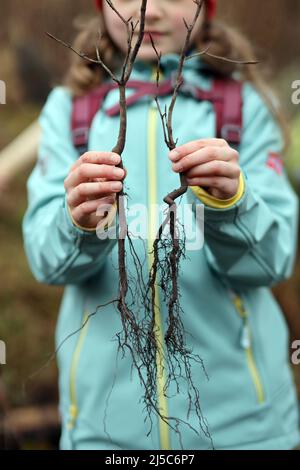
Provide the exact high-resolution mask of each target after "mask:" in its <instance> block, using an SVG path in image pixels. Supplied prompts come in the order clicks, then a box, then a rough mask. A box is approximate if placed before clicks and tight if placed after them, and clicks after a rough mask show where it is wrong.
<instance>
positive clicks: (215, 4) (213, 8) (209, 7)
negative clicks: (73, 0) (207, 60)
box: [95, 0, 217, 18]
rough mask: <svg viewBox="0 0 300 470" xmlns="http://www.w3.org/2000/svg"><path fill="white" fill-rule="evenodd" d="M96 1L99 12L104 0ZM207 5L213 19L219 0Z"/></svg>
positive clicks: (208, 0) (207, 0)
mask: <svg viewBox="0 0 300 470" xmlns="http://www.w3.org/2000/svg"><path fill="white" fill-rule="evenodd" d="M95 1H96V6H97V8H98V9H99V10H101V8H102V1H103V0H95ZM206 3H207V12H208V17H209V18H212V17H213V16H214V15H215V13H216V9H217V0H206Z"/></svg>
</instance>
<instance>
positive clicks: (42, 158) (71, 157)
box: [23, 87, 116, 285]
mask: <svg viewBox="0 0 300 470" xmlns="http://www.w3.org/2000/svg"><path fill="white" fill-rule="evenodd" d="M71 111H72V100H71V96H70V93H69V92H68V90H67V89H64V88H62V87H58V88H55V89H54V90H53V91H52V92H51V93H50V95H49V97H48V100H47V102H46V105H45V107H44V109H43V111H42V113H41V116H40V126H41V130H42V134H41V141H40V145H39V154H38V161H37V164H36V166H35V168H34V169H33V171H32V173H31V175H30V177H29V180H28V183H27V189H28V208H27V211H26V214H25V216H24V219H23V237H24V244H25V251H26V254H27V257H28V260H29V264H30V267H31V270H32V272H33V274H34V275H35V277H36V279H37V280H38V281H40V282H45V283H47V284H62V285H64V284H77V283H81V282H84V281H86V280H87V279H88V278H89V277H91V276H93V275H94V274H95V273H96V272H97V271H98V270H100V269H101V267H102V265H103V263H104V262H105V259H106V257H107V255H108V254H109V253H110V251H111V250H112V248H113V246H114V245H115V243H116V236H114V235H115V234H116V227H110V228H109V229H108V230H106V233H105V236H103V237H102V236H100V237H99V233H98V234H96V231H95V232H87V231H84V230H82V229H80V228H78V227H76V226H75V225H74V223H73V222H72V220H71V217H70V214H69V211H68V208H67V203H66V194H65V189H64V179H65V178H66V176H67V174H68V171H69V169H70V167H71V166H72V165H73V163H74V162H75V161H76V159H77V158H78V154H77V151H76V149H75V148H74V146H73V144H72V137H71V125H70V123H71Z"/></svg>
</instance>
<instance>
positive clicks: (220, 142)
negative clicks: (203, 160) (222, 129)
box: [169, 139, 229, 162]
mask: <svg viewBox="0 0 300 470" xmlns="http://www.w3.org/2000/svg"><path fill="white" fill-rule="evenodd" d="M207 146H209V147H212V146H213V147H223V148H224V147H229V145H228V143H227V142H226V140H224V139H199V140H193V141H191V142H187V143H186V144H183V145H180V146H179V147H176V149H174V150H172V151H171V152H170V153H169V158H170V160H171V161H173V162H176V161H178V160H180V159H181V158H182V157H184V156H186V155H188V154H190V153H194V152H196V151H197V150H200V149H202V148H204V147H207Z"/></svg>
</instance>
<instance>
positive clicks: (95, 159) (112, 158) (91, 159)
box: [70, 151, 121, 171]
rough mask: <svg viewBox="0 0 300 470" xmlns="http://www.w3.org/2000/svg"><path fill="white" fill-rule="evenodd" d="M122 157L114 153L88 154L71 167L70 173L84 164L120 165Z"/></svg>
mask: <svg viewBox="0 0 300 470" xmlns="http://www.w3.org/2000/svg"><path fill="white" fill-rule="evenodd" d="M120 162H121V157H120V155H118V154H117V153H113V152H93V151H91V152H86V153H84V154H83V155H81V157H80V158H78V160H76V162H75V163H74V165H72V166H71V168H70V171H74V170H75V169H76V168H77V167H78V166H79V165H82V163H97V164H99V163H102V164H105V165H119V163H120Z"/></svg>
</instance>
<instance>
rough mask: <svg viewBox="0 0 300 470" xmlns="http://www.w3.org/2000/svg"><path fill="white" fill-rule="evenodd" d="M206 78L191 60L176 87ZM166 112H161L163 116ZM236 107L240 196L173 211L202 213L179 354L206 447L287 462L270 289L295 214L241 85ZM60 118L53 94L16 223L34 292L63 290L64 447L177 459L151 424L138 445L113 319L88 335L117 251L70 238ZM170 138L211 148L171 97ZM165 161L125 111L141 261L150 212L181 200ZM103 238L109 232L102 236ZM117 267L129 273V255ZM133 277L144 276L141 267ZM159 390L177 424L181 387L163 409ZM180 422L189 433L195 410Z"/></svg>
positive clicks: (275, 138) (202, 107) (199, 114)
mask: <svg viewBox="0 0 300 470" xmlns="http://www.w3.org/2000/svg"><path fill="white" fill-rule="evenodd" d="M177 65H178V56H177V55H176V54H168V55H165V56H164V57H163V58H162V67H163V70H164V74H165V77H164V78H168V77H169V75H170V74H171V72H173V71H174V70H176V68H177ZM205 68H206V66H205V65H204V64H203V63H201V62H200V61H199V60H198V59H197V58H194V59H192V60H190V61H188V62H187V64H186V67H185V70H184V77H185V79H186V80H187V81H189V82H190V83H193V84H196V85H198V86H199V87H200V88H203V89H209V87H210V86H211V78H210V77H209V75H208V74H207V73H204V72H205ZM151 77H153V69H152V66H151V65H150V64H144V63H142V62H140V61H138V62H136V64H135V66H134V70H133V74H132V78H136V79H140V80H146V81H149V80H151ZM127 92H128V94H130V93H132V91H130V90H128V91H127ZM170 99H171V98H170V96H166V97H162V98H161V99H160V102H161V106H162V109H163V108H164V106H165V105H168V104H169V103H170ZM243 99H244V107H243V117H244V128H243V133H242V142H241V145H240V147H239V152H240V165H241V168H242V175H243V177H242V180H243V185H242V191H241V192H240V194H239V196H238V197H237V198H233V199H232V200H231V201H227V203H225V204H224V203H223V204H222V203H220V201H218V200H217V199H215V198H210V197H207V195H206V196H205V193H204V192H203V191H202V192H201V191H197V189H196V188H189V189H188V193H187V195H186V196H184V197H183V198H182V200H181V204H184V203H186V204H190V206H189V207H190V208H191V214H194V217H195V215H196V214H198V210H197V209H198V208H199V207H200V208H204V214H203V215H204V245H203V247H199V248H198V249H194V247H190V248H189V247H188V249H187V257H186V259H185V260H183V261H182V265H181V272H180V289H181V295H182V298H181V305H182V306H183V309H184V315H183V316H182V319H183V323H184V327H185V330H186V332H187V333H188V334H187V335H186V342H187V345H188V346H189V347H191V348H193V352H194V354H199V356H200V357H201V358H202V359H203V361H204V365H205V369H206V372H207V375H208V377H209V380H207V377H206V376H205V374H204V373H203V371H202V369H201V368H199V364H193V365H192V373H193V380H194V383H195V385H196V387H197V388H198V390H199V392H200V400H201V407H202V412H203V415H204V417H205V419H206V421H207V424H208V427H209V432H210V435H211V437H212V441H213V445H214V448H215V449H291V448H293V447H295V446H296V445H298V443H299V441H300V436H299V429H298V412H297V399H296V392H295V386H294V383H293V379H292V374H291V371H290V367H289V358H288V350H289V348H288V331H287V326H286V323H285V320H284V317H283V314H282V312H281V310H280V307H279V306H278V304H277V303H276V301H275V299H274V297H273V295H272V293H271V291H270V287H271V286H272V285H274V284H276V283H278V282H280V281H281V280H283V279H286V278H288V277H289V276H290V275H291V273H292V270H293V265H294V259H295V251H296V241H297V240H296V239H297V236H296V233H297V210H298V203H297V198H296V196H295V194H294V192H293V191H292V189H291V187H290V184H289V182H288V179H287V177H286V174H285V172H284V171H283V172H282V173H280V172H276V171H275V170H274V169H273V168H271V167H270V166H269V165H268V164H267V161H268V155H269V152H279V153H280V152H281V151H282V139H281V135H280V131H279V129H278V127H277V125H276V124H275V122H274V120H273V118H272V117H271V115H270V112H269V111H268V109H267V107H266V105H265V104H264V102H263V101H262V99H261V97H260V96H259V94H258V93H257V92H256V91H255V90H254V88H253V87H252V86H251V85H250V84H248V83H246V84H245V85H244V86H243ZM117 102H118V91H117V90H113V91H111V92H110V93H109V95H108V96H107V98H106V100H105V102H104V105H103V108H102V109H101V110H99V112H98V113H97V115H96V116H95V118H94V121H93V123H92V127H91V132H90V137H89V150H98V151H99V150H102V151H110V150H111V149H112V148H113V146H114V145H115V142H116V138H117V133H118V122H119V118H118V116H116V117H109V116H107V115H106V114H105V109H108V108H110V107H111V106H113V105H115V104H116V103H117ZM71 109H72V100H71V95H70V92H69V91H68V90H67V89H66V88H63V87H58V88H55V89H54V90H53V91H52V92H51V94H50V96H49V98H48V101H47V103H46V105H45V107H44V109H43V111H42V114H41V118H40V124H41V127H42V139H41V143H40V149H39V159H38V163H37V165H36V167H35V168H34V170H33V172H32V174H31V176H30V178H29V181H28V193H29V206H28V210H27V213H26V215H25V218H24V222H23V232H24V240H25V249H26V253H27V256H28V259H29V263H30V266H31V269H32V271H33V273H34V275H35V277H36V279H37V280H38V281H40V282H43V283H47V284H57V285H66V288H65V292H64V296H63V300H62V304H61V308H60V312H59V319H58V325H57V332H56V342H57V346H58V345H61V343H62V342H63V341H64V340H65V339H66V338H67V337H68V335H70V334H71V333H73V332H76V331H77V333H76V334H73V335H71V336H70V337H68V339H67V340H65V341H64V342H63V344H62V346H61V347H60V349H59V352H58V365H59V387H60V412H61V417H62V437H61V448H62V449H164V450H167V449H180V448H181V446H180V442H179V438H178V434H176V433H175V432H174V431H173V430H172V429H170V428H169V427H168V426H167V425H166V424H165V423H163V422H162V421H161V420H160V419H158V418H156V417H155V419H154V420H153V426H152V429H151V432H150V434H149V435H148V436H147V434H148V431H149V429H150V424H149V421H146V422H145V417H146V414H145V413H146V412H145V410H144V405H143V402H142V401H141V397H142V396H143V388H142V387H141V385H140V382H139V380H138V377H137V373H136V372H135V371H134V368H133V370H131V358H130V356H129V354H127V355H126V356H125V357H124V358H122V356H121V355H120V354H119V355H117V350H118V343H117V341H116V333H118V332H119V331H121V329H122V325H121V321H120V316H119V313H118V311H117V309H116V308H115V306H114V305H108V306H107V307H104V308H101V309H100V310H99V311H98V313H97V314H96V315H94V316H92V317H91V318H90V319H89V321H88V322H86V319H87V318H88V315H89V313H92V312H94V311H95V310H96V308H97V306H98V305H99V304H105V303H107V302H109V301H110V300H112V299H116V298H117V297H118V271H117V265H118V263H117V253H118V250H117V243H116V240H115V239H114V238H113V237H111V238H109V237H107V238H105V237H103V238H102V239H101V237H100V238H99V237H98V236H97V234H96V233H95V232H87V231H84V230H82V229H80V228H78V227H77V226H75V225H74V223H73V222H72V220H71V218H70V215H69V213H68V210H67V207H66V197H65V190H64V185H63V182H64V179H65V178H66V176H67V174H68V171H69V169H70V167H71V165H72V164H73V163H74V161H75V160H76V159H77V158H78V154H77V151H76V150H75V148H74V147H73V145H72V138H71V127H70V114H71ZM173 127H174V137H175V138H178V139H179V140H178V144H183V143H185V142H188V141H193V140H196V139H199V138H204V137H214V135H215V115H214V111H213V108H212V105H211V104H210V103H209V102H200V103H199V102H196V101H195V100H194V99H193V98H192V97H187V96H184V95H181V94H179V97H178V100H177V104H176V107H175V111H174V122H173ZM167 155H168V149H167V148H166V146H165V142H164V136H163V131H162V126H161V121H160V117H159V115H158V111H157V108H156V104H155V103H154V102H153V100H152V98H151V97H149V96H146V97H144V98H142V99H141V100H140V101H139V102H138V103H136V104H135V105H133V106H131V107H130V108H129V109H128V134H127V140H126V147H125V150H124V154H123V158H124V162H125V166H126V168H127V172H128V173H127V178H126V191H127V193H128V196H129V206H130V205H133V204H136V203H138V204H140V205H143V207H147V208H148V210H149V211H148V215H149V224H148V226H149V229H148V230H149V233H148V237H146V238H148V247H146V248H147V250H148V251H150V247H151V237H152V235H153V234H152V231H153V222H154V221H155V217H156V215H155V211H154V209H153V207H154V204H156V203H157V204H160V203H161V202H162V201H163V198H164V196H165V195H166V194H167V192H170V191H171V190H173V189H174V188H176V187H178V175H177V174H175V173H174V172H173V171H172V169H171V163H170V161H169V159H168V158H167ZM200 212H201V211H200ZM200 225H201V224H200ZM200 225H199V227H198V225H197V227H198V229H197V230H200ZM113 230H114V227H113V226H110V228H109V229H108V232H107V235H109V234H110V232H111V231H113ZM134 244H135V248H136V251H137V253H138V254H139V255H140V256H141V257H143V256H145V250H144V240H140V239H136V240H134ZM127 248H128V246H127ZM150 258H151V256H150ZM150 261H151V259H149V263H150ZM127 263H128V269H129V270H131V269H132V259H131V257H130V256H128V259H127ZM143 269H146V270H147V263H146V264H145V266H144V268H143ZM144 274H145V273H144ZM158 294H159V292H158ZM159 297H160V302H159V309H158V318H159V320H158V326H159V329H160V330H159V331H160V334H161V335H163V332H164V331H165V326H166V319H167V317H168V316H167V310H166V306H165V305H164V303H163V302H162V301H161V299H162V295H160V296H159ZM83 324H84V325H85V326H84V327H83V328H81V329H80V327H81V326H82V325H83ZM78 330H80V331H78ZM189 333H190V334H189ZM164 380H165V376H164V374H160V375H159V379H158V384H157V387H158V395H159V406H160V408H161V411H162V413H163V414H164V413H166V415H167V416H175V417H178V418H180V419H182V420H184V421H186V419H187V411H188V410H187V403H188V400H187V396H186V390H185V388H184V384H183V386H182V388H180V392H179V393H177V392H176V390H174V389H171V390H170V391H169V393H168V397H165V396H164V395H163V393H162V387H163V384H164ZM188 421H189V424H190V425H191V426H193V427H195V428H196V429H198V421H197V417H196V415H195V414H193V411H192V412H191V413H190V416H189V419H188ZM181 434H182V446H183V448H184V449H209V448H211V441H210V439H209V438H207V437H205V436H204V434H203V433H202V432H201V430H199V434H196V433H195V432H194V431H193V430H191V429H190V428H189V427H188V426H185V425H182V427H181Z"/></svg>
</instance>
